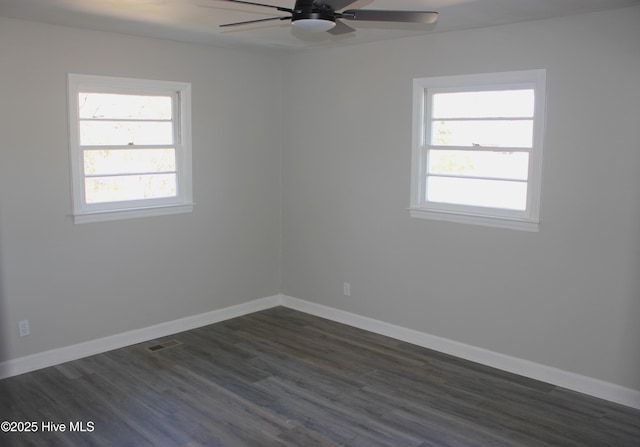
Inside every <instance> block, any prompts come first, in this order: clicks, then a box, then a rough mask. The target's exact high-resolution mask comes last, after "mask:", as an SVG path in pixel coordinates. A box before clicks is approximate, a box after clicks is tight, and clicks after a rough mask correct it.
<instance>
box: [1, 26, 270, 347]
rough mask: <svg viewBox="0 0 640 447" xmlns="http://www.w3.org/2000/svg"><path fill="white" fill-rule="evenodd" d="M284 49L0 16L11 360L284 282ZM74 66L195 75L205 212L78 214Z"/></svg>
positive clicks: (198, 179) (5, 287)
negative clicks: (72, 159) (77, 219)
mask: <svg viewBox="0 0 640 447" xmlns="http://www.w3.org/2000/svg"><path fill="white" fill-rule="evenodd" d="M278 59H279V58H278V57H277V56H274V55H270V56H263V55H261V54H260V53H251V52H246V51H245V52H238V51H231V50H223V49H216V48H209V47H204V46H196V45H187V44H180V43H176V42H171V41H162V40H154V39H142V38H138V37H131V36H125V35H117V34H107V33H99V32H90V31H84V30H77V29H70V28H62V27H54V26H48V25H41V24H37V23H29V22H20V21H13V20H5V19H0V61H1V62H0V80H1V82H0V98H1V100H2V106H1V107H0V136H1V140H0V141H1V142H0V247H2V251H1V257H2V258H1V261H2V262H1V263H0V266H1V267H2V272H0V274H1V276H0V279H1V280H2V282H1V283H0V284H1V285H0V297H2V298H3V307H4V309H0V310H2V313H3V315H2V324H1V326H2V329H3V331H4V334H3V340H4V342H5V350H6V352H5V353H4V359H7V358H17V357H22V356H25V355H29V354H33V353H37V352H41V351H46V350H49V349H53V348H59V347H64V346H68V345H72V344H75V343H79V342H83V341H87V340H92V339H96V338H100V337H104V336H108V335H112V334H118V333H121V332H124V331H128V330H132V329H138V328H143V327H147V326H150V325H153V324H157V323H162V322H165V321H171V320H175V319H178V318H181V317H186V316H190V315H195V314H200V313H203V312H207V311H211V310H215V309H219V308H223V307H227V306H230V305H234V304H239V303H242V302H246V301H249V300H253V299H256V298H262V297H265V296H271V295H274V294H277V293H278V292H279V282H280V272H279V269H280V267H279V263H278V258H279V249H280V248H279V247H280V152H281V133H280V131H281V113H280V112H279V109H280V101H281V96H282V95H281V90H280V73H281V68H280V62H279V60H278ZM69 72H73V73H87V74H100V75H113V76H125V77H137V78H149V79H168V80H175V81H187V82H191V83H192V95H193V109H192V110H193V177H194V180H193V185H194V200H195V202H196V206H195V209H194V212H193V213H191V214H180V215H173V216H164V217H155V218H146V219H134V220H126V221H116V222H105V223H96V224H82V225H74V224H73V223H72V220H71V217H70V214H71V195H70V180H69V156H68V144H67V132H68V131H67V121H68V119H67V105H66V101H67V100H66V74H67V73H69ZM21 319H29V321H30V323H31V335H30V336H28V337H22V338H19V337H17V333H18V330H17V322H18V321H19V320H21Z"/></svg>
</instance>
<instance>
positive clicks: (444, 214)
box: [409, 208, 540, 232]
mask: <svg viewBox="0 0 640 447" xmlns="http://www.w3.org/2000/svg"><path fill="white" fill-rule="evenodd" d="M409 215H410V216H411V217H415V218H417V219H428V220H440V221H445V222H455V223H463V224H470V225H482V226H485V227H494V228H506V229H509V230H519V231H530V232H538V231H540V222H538V221H533V220H524V219H513V218H508V217H501V216H480V215H477V214H465V213H455V212H451V211H435V210H426V209H424V208H409Z"/></svg>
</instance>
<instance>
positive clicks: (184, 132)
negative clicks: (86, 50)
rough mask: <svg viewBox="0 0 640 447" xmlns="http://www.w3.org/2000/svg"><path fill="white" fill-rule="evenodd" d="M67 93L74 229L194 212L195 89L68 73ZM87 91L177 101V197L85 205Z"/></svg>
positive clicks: (175, 124) (175, 123)
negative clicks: (83, 111) (81, 98)
mask: <svg viewBox="0 0 640 447" xmlns="http://www.w3.org/2000/svg"><path fill="white" fill-rule="evenodd" d="M67 88H68V90H67V97H68V116H69V153H70V162H71V189H72V209H73V222H74V223H76V224H79V223H89V222H103V221H112V220H121V219H131V218H138V217H150V216H161V215H169V214H177V213H188V212H192V211H193V205H194V204H193V198H192V197H193V190H192V161H191V84H190V83H187V82H175V81H161V80H145V79H135V78H123V77H111V76H95V75H85V74H75V73H69V74H68V75H67ZM83 91H85V92H86V91H89V92H92V93H93V92H95V93H120V94H127V93H130V94H139V95H140V94H142V95H144V94H148V95H158V94H161V95H166V96H171V97H172V98H173V101H172V103H173V108H174V114H175V117H174V118H173V122H174V132H175V137H174V138H175V140H176V141H175V144H174V146H175V150H176V152H175V153H176V189H177V195H176V196H175V197H168V198H158V199H144V200H131V201H122V202H103V203H96V204H87V203H86V201H85V198H84V180H85V175H84V169H83V164H84V163H83V157H84V155H83V147H82V146H81V145H80V126H79V122H80V116H79V107H78V94H79V93H80V92H83Z"/></svg>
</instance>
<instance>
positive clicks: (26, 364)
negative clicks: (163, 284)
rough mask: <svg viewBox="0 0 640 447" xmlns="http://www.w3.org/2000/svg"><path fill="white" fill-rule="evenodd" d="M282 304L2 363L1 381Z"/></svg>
mask: <svg viewBox="0 0 640 447" xmlns="http://www.w3.org/2000/svg"><path fill="white" fill-rule="evenodd" d="M280 302H281V297H280V295H274V296H270V297H266V298H260V299H257V300H253V301H249V302H247V303H242V304H238V305H235V306H230V307H225V308H223V309H218V310H213V311H211V312H205V313H202V314H198V315H193V316H190V317H185V318H180V319H178V320H173V321H167V322H165V323H160V324H156V325H154V326H148V327H145V328H142V329H135V330H133V331H128V332H123V333H120V334H116V335H111V336H108V337H104V338H98V339H95V340H90V341H87V342H83V343H78V344H76V345H71V346H65V347H63V348H58V349H52V350H50V351H45V352H39V353H37V354H33V355H28V356H25V357H20V358H17V359H13V360H9V361H6V362H2V363H0V379H3V378H5V377H11V376H16V375H18V374H22V373H26V372H30V371H35V370H37V369H41V368H46V367H48V366H54V365H58V364H60V363H64V362H69V361H71V360H77V359H79V358H82V357H88V356H90V355H94V354H100V353H102V352H106V351H110V350H112V349H118V348H122V347H125V346H129V345H133V344H136V343H142V342H145V341H149V340H153V339H156V338H161V337H167V336H169V335H173V334H176V333H178V332H183V331H188V330H190V329H195V328H198V327H201V326H206V325H208V324H213V323H218V322H220V321H224V320H229V319H231V318H235V317H240V316H242V315H247V314H250V313H252V312H258V311H260V310H265V309H269V308H271V307H274V306H278V305H279V304H280Z"/></svg>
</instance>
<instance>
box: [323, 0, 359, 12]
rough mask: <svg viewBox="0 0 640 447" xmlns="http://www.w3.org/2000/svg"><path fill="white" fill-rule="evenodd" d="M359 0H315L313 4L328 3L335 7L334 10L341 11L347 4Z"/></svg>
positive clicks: (332, 7)
mask: <svg viewBox="0 0 640 447" xmlns="http://www.w3.org/2000/svg"><path fill="white" fill-rule="evenodd" d="M357 1H358V0H315V1H314V2H313V4H314V5H315V6H323V5H328V6H330V7H331V9H333V10H334V11H339V10H341V9H342V8H346V7H347V6H349V5H350V4H352V3H355V2H357Z"/></svg>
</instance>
